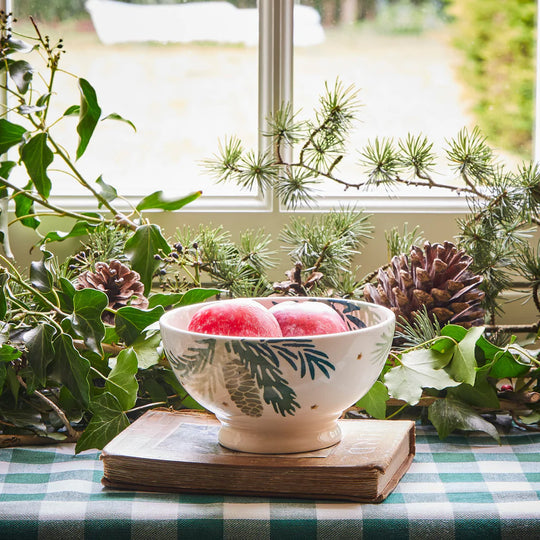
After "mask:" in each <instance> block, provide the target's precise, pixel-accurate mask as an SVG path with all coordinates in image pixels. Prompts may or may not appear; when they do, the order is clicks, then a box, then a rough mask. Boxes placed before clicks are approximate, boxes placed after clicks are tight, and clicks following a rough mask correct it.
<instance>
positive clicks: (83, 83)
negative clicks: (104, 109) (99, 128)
mask: <svg viewBox="0 0 540 540" xmlns="http://www.w3.org/2000/svg"><path fill="white" fill-rule="evenodd" d="M79 91H80V93H81V109H80V114H79V123H78V124H77V133H78V134H79V145H78V146H77V159H79V158H80V157H81V156H82V155H83V154H84V152H85V150H86V148H87V146H88V143H89V142H90V139H91V138H92V134H93V133H94V130H95V129H96V125H97V123H98V122H99V119H100V117H101V107H100V106H99V105H98V102H97V96H96V91H95V90H94V88H93V87H92V85H91V84H90V83H89V82H88V81H87V80H86V79H82V78H81V79H79Z"/></svg>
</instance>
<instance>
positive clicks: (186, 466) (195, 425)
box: [101, 409, 415, 502]
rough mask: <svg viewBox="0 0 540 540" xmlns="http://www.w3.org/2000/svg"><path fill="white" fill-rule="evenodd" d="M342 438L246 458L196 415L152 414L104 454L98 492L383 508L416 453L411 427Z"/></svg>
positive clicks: (347, 428)
mask: <svg viewBox="0 0 540 540" xmlns="http://www.w3.org/2000/svg"><path fill="white" fill-rule="evenodd" d="M339 422H340V426H341V429H342V431H343V439H342V441H341V442H340V443H338V444H337V445H335V446H332V447H330V448H325V449H323V450H317V451H314V452H306V453H301V454H267V455H263V454H248V453H244V452H236V451H233V450H229V449H227V448H224V447H223V446H221V445H220V444H219V443H218V439H217V434H218V431H219V422H218V420H217V419H216V418H215V417H214V416H213V415H210V414H208V413H203V412H200V411H169V410H165V409H156V410H153V411H149V412H147V413H145V414H144V415H143V416H141V417H140V418H139V419H138V420H136V421H135V422H134V423H133V424H132V425H131V426H129V427H128V428H127V429H126V430H124V431H123V432H122V433H120V434H119V435H118V436H117V437H116V438H115V439H114V440H112V441H111V442H110V443H109V444H108V445H107V446H106V447H105V448H104V449H103V452H102V455H101V459H102V460H103V473H104V475H103V480H102V483H103V485H105V486H107V487H112V488H117V489H129V490H139V491H140V490H143V491H175V492H189V493H206V494H209V493H212V494H231V495H255V496H264V497H296V498H304V499H337V500H350V501H357V502H380V501H382V500H384V499H385V498H386V496H387V495H388V494H389V493H390V492H391V491H392V490H393V489H394V487H395V486H396V485H397V483H398V482H399V480H400V479H401V477H402V476H403V475H404V474H405V472H406V471H407V469H408V468H409V465H410V464H411V462H412V460H413V457H414V452H415V432H414V423H413V422H410V421H405V420H361V419H354V420H340V421H339Z"/></svg>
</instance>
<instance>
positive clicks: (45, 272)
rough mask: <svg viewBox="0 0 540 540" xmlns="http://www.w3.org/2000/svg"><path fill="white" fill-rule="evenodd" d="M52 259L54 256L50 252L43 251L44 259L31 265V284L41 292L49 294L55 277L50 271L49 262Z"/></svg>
mask: <svg viewBox="0 0 540 540" xmlns="http://www.w3.org/2000/svg"><path fill="white" fill-rule="evenodd" d="M52 257H53V254H52V253H51V252H50V251H46V250H43V259H42V260H41V261H32V262H31V263H30V283H31V284H32V286H33V287H35V288H36V289H37V290H38V291H39V292H43V293H47V292H50V291H51V289H52V286H53V275H52V274H51V272H50V270H49V266H50V262H49V261H50V260H51V259H52Z"/></svg>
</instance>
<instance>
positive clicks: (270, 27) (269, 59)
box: [259, 0, 294, 212]
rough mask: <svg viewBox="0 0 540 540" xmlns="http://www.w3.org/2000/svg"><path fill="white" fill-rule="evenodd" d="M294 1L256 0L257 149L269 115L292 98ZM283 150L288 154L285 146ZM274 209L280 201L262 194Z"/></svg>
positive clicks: (264, 144) (264, 143) (264, 141)
mask: <svg viewBox="0 0 540 540" xmlns="http://www.w3.org/2000/svg"><path fill="white" fill-rule="evenodd" d="M293 8H294V0H259V151H260V152H264V151H266V150H267V149H268V147H269V145H270V144H271V141H270V139H269V138H268V137H265V135H264V133H265V132H266V131H267V126H268V123H267V122H268V118H269V117H271V116H273V115H274V114H275V113H276V111H277V110H279V109H280V107H282V106H283V105H284V104H285V103H290V104H291V105H292V98H293ZM281 151H282V152H285V153H288V150H287V149H286V148H283V149H281ZM265 196H266V198H267V199H266V200H267V201H268V204H269V205H271V207H272V209H273V210H274V212H279V204H278V201H277V199H276V197H275V195H274V194H273V193H267V194H265Z"/></svg>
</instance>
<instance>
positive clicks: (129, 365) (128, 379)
mask: <svg viewBox="0 0 540 540" xmlns="http://www.w3.org/2000/svg"><path fill="white" fill-rule="evenodd" d="M138 369H139V366H138V362H137V355H136V354H135V352H134V351H133V349H123V350H122V351H121V352H120V354H119V355H118V356H117V357H116V364H115V366H114V367H113V369H112V371H111V372H110V373H109V376H108V377H107V380H106V382H105V389H106V390H107V391H108V392H110V393H111V394H112V395H113V396H115V397H116V399H117V400H118V403H120V406H121V407H122V409H123V410H124V411H128V410H129V409H131V408H132V407H133V406H134V405H135V402H136V401H137V391H138V390H139V383H138V382H137V378H136V377H135V376H136V375H137V371H138Z"/></svg>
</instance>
